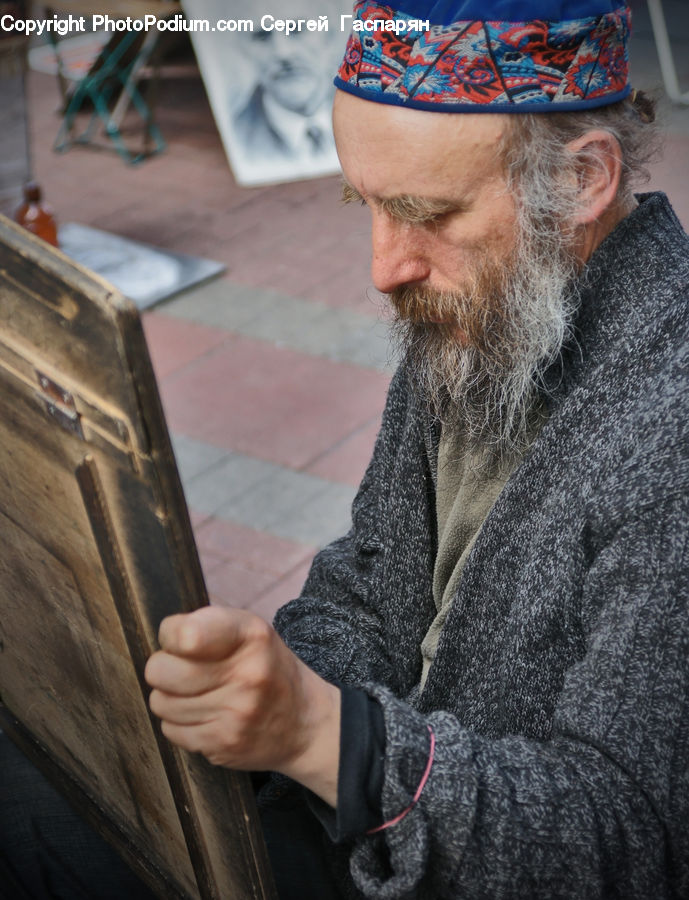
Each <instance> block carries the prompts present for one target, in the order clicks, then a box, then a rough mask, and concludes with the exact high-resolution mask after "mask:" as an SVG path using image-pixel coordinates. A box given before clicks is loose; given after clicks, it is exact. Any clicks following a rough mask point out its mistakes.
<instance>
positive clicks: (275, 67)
mask: <svg viewBox="0 0 689 900" xmlns="http://www.w3.org/2000/svg"><path fill="white" fill-rule="evenodd" d="M251 37H252V47H251V53H252V56H253V57H254V60H255V62H256V66H257V75H258V80H259V83H260V84H261V85H262V86H263V90H264V91H265V92H266V94H268V95H269V96H270V97H272V98H273V99H274V100H275V101H276V102H277V103H279V104H280V105H281V106H284V107H285V108H286V109H289V110H291V111H292V112H296V113H301V114H302V115H304V116H308V115H311V114H312V113H313V112H315V110H316V109H317V108H318V107H319V106H320V104H321V103H322V102H323V99H324V97H325V94H326V91H327V89H328V87H329V80H328V79H327V78H326V77H325V75H324V58H325V53H324V48H323V44H324V41H323V37H324V36H323V34H319V33H318V32H310V31H301V32H298V31H297V32H292V34H289V35H286V34H285V33H284V32H278V31H263V30H257V31H255V32H253V34H252V35H251Z"/></svg>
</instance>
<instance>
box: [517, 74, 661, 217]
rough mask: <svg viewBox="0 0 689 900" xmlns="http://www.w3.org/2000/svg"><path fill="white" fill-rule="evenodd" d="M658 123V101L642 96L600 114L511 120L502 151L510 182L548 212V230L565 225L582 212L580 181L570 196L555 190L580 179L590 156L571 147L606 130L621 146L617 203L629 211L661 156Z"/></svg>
mask: <svg viewBox="0 0 689 900" xmlns="http://www.w3.org/2000/svg"><path fill="white" fill-rule="evenodd" d="M655 119H656V116H655V102H654V101H653V100H652V99H651V98H650V97H648V96H647V95H646V94H643V93H642V92H641V91H633V92H632V94H631V95H630V96H629V97H627V98H626V99H625V100H621V101H620V102H618V103H614V104H611V105H610V106H602V107H599V108H597V109H591V110H581V111H575V112H565V113H548V114H542V113H531V114H524V115H514V116H510V117H509V123H508V128H507V129H506V132H505V135H504V137H503V141H502V146H501V148H500V152H501V154H502V156H503V160H504V164H505V168H506V173H507V177H508V181H509V183H510V185H511V186H512V187H513V188H514V189H516V190H517V192H518V193H519V194H521V195H522V197H523V198H524V199H525V200H526V201H527V203H529V205H531V206H532V208H533V207H534V206H535V207H536V208H539V207H540V208H542V215H543V216H544V226H547V227H550V226H551V225H553V224H555V222H557V221H559V222H562V221H563V216H565V217H566V216H567V214H568V213H570V212H573V211H574V210H575V209H576V193H577V178H574V179H570V184H571V185H572V187H573V190H570V191H569V192H568V191H567V190H566V189H563V190H554V185H555V184H559V185H560V186H562V185H563V182H564V180H565V179H564V178H562V177H560V176H561V175H563V174H565V173H573V174H575V175H576V174H577V170H578V169H579V171H580V167H581V164H582V163H585V162H586V153H585V152H584V153H583V154H580V155H579V156H578V157H575V156H573V155H572V154H571V153H570V152H569V151H568V150H567V145H568V144H569V143H570V142H572V141H575V140H576V139H577V138H579V137H582V136H583V135H584V134H586V133H587V132H589V131H595V130H599V129H600V130H603V131H607V132H609V133H610V134H611V135H612V136H613V137H614V138H615V139H616V140H617V142H618V143H619V145H620V149H621V153H622V176H621V179H620V186H619V191H618V196H617V200H618V202H619V203H620V205H621V206H623V207H629V206H631V205H633V189H634V187H635V186H636V185H638V184H639V183H643V182H645V181H647V180H648V178H649V174H648V170H647V168H646V167H647V165H648V164H649V162H651V161H652V160H653V159H654V158H655V157H656V156H657V154H658V150H659V146H660V135H659V129H658V127H657V125H656V121H655ZM592 155H595V151H589V159H591V156H592ZM591 162H594V163H595V159H591ZM534 195H535V196H534ZM563 203H564V207H563Z"/></svg>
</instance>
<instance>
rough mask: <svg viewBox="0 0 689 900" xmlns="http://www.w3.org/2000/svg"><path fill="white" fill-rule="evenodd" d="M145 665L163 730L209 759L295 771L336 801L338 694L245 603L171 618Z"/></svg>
mask: <svg viewBox="0 0 689 900" xmlns="http://www.w3.org/2000/svg"><path fill="white" fill-rule="evenodd" d="M159 640H160V646H161V650H159V651H158V652H157V653H154V654H153V656H151V658H150V659H149V661H148V664H147V665H146V672H145V676H146V681H147V682H148V683H149V684H150V686H151V687H152V688H153V690H152V691H151V696H150V700H149V703H150V707H151V710H152V711H153V712H154V713H155V715H157V716H159V717H160V718H161V719H162V729H163V734H164V735H165V736H166V737H167V738H169V739H170V740H171V741H173V742H174V743H175V744H179V745H180V746H181V747H184V748H185V749H186V750H189V751H190V752H192V753H197V752H198V753H203V755H204V756H205V757H206V758H207V759H208V760H209V761H210V762H212V763H214V764H216V765H221V766H228V767H230V768H233V769H244V770H254V771H262V770H272V771H276V772H282V773H283V774H285V775H289V776H290V777H291V778H294V779H295V780H296V781H299V782H300V783H301V784H303V785H305V786H306V787H308V788H310V789H311V790H312V791H314V792H315V793H316V794H318V795H319V796H320V797H322V798H323V799H324V800H325V801H326V802H327V803H330V804H331V806H335V805H336V803H337V771H338V765H339V751H340V746H339V743H340V692H339V690H338V688H336V687H334V686H333V685H331V684H328V683H327V682H326V681H324V680H323V679H322V678H320V677H319V676H318V675H316V673H315V672H313V671H312V670H311V669H309V668H308V666H306V665H305V664H304V663H303V662H302V661H301V660H300V659H298V658H297V657H296V656H295V655H294V654H293V653H292V651H291V650H289V649H288V647H287V646H286V645H285V644H284V643H283V641H282V640H281V639H280V637H279V636H278V634H277V632H276V631H275V630H274V629H273V628H271V626H270V625H268V624H266V623H265V622H264V621H263V620H262V619H259V618H258V617H257V616H255V615H253V614H251V613H248V612H244V611H243V610H235V609H226V608H220V607H210V606H208V607H204V608H203V609H199V610H197V611H196V612H193V613H189V614H186V615H176V616H170V617H169V618H167V619H165V620H164V621H163V622H162V624H161V626H160V632H159Z"/></svg>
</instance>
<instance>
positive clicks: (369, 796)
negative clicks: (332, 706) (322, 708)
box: [309, 687, 385, 842]
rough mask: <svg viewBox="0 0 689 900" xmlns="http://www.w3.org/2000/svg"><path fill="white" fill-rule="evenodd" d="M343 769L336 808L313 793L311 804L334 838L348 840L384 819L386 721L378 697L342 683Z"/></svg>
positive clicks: (341, 764)
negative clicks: (382, 795) (382, 803)
mask: <svg viewBox="0 0 689 900" xmlns="http://www.w3.org/2000/svg"><path fill="white" fill-rule="evenodd" d="M340 690H341V697H342V700H341V704H342V705H341V729H340V769H339V773H338V779H337V797H338V801H337V810H333V809H332V807H330V806H328V804H327V803H324V802H323V801H322V800H320V799H319V798H318V797H316V796H315V795H314V794H309V805H310V806H311V809H312V811H313V812H314V814H315V815H316V816H317V817H318V819H319V820H320V822H321V824H322V825H323V826H324V828H325V829H326V831H327V832H328V834H329V836H330V838H331V839H332V840H333V841H336V842H339V841H345V840H347V839H349V838H353V837H355V836H356V835H359V834H363V833H364V832H366V831H368V830H369V829H371V828H376V827H377V826H378V825H380V824H381V823H382V820H383V814H382V810H381V794H382V790H383V759H384V755H385V723H384V720H383V710H382V709H381V707H380V704H379V703H378V701H377V700H374V699H373V698H372V697H370V696H369V695H368V694H367V693H366V692H365V691H361V690H358V689H357V688H352V687H341V689H340Z"/></svg>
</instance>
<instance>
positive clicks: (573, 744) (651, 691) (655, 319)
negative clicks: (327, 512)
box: [276, 195, 689, 900]
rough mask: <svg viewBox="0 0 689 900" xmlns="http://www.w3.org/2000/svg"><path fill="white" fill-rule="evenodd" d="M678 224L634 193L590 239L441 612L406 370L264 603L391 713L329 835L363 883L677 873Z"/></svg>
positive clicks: (407, 890)
mask: <svg viewBox="0 0 689 900" xmlns="http://www.w3.org/2000/svg"><path fill="white" fill-rule="evenodd" d="M687 335H689V240H688V239H687V236H686V235H685V234H684V232H683V231H682V228H681V226H680V225H679V223H678V222H677V219H676V218H675V216H674V214H673V212H672V210H671V208H670V206H669V204H668V203H667V201H666V199H665V198H664V197H663V196H662V195H660V196H658V195H652V196H651V197H650V198H648V199H646V200H645V201H644V202H643V203H642V204H641V206H640V207H639V209H637V210H635V211H634V212H633V213H632V214H631V215H630V216H628V217H627V218H626V219H625V220H624V221H623V222H622V223H621V224H620V225H619V226H618V227H617V228H616V229H615V231H614V232H613V233H612V234H611V235H609V236H608V238H606V240H605V241H604V242H603V244H602V245H601V247H600V248H599V249H598V250H597V251H596V253H595V254H594V257H593V258H592V260H591V263H590V267H589V272H588V275H587V277H586V280H585V283H584V285H583V288H582V301H581V307H580V311H579V314H578V317H577V320H576V334H575V341H574V342H573V344H572V346H571V347H570V348H569V349H568V350H567V351H566V352H565V353H564V355H563V357H562V360H561V362H560V363H559V364H558V365H556V366H555V367H553V369H552V371H550V372H549V373H548V389H549V390H548V397H547V402H548V405H549V410H550V416H549V418H548V421H547V422H546V424H545V425H544V426H543V429H542V430H541V432H540V433H539V435H538V437H537V438H536V440H535V441H534V443H533V444H532V446H531V448H530V450H529V452H528V453H527V455H526V457H525V459H524V460H523V462H522V463H521V465H520V466H519V467H518V468H517V469H516V471H515V472H513V473H512V475H511V476H510V478H509V480H508V482H507V484H506V486H505V488H504V489H503V491H502V492H501V494H500V496H499V497H498V499H497V501H496V503H495V505H494V506H493V508H492V509H491V512H490V513H489V515H488V517H487V519H486V521H485V522H484V524H483V527H482V529H481V533H480V534H479V537H478V539H477V541H476V544H475V545H474V548H473V550H472V552H471V554H470V556H469V559H468V560H467V562H466V566H465V568H464V571H463V574H462V578H461V580H460V582H459V585H458V587H457V591H456V594H455V597H454V600H453V603H452V608H451V610H450V612H449V613H448V616H447V620H446V622H445V626H444V628H443V631H442V634H441V638H440V641H439V644H438V648H437V653H436V656H435V659H434V661H433V665H432V666H431V669H430V672H429V674H428V680H427V682H426V686H425V688H424V690H423V692H421V693H420V694H419V691H418V683H419V679H420V675H421V654H420V650H419V648H420V645H421V641H422V640H423V636H424V635H425V633H426V631H427V629H428V627H429V625H430V622H431V621H432V619H433V617H434V616H435V614H436V609H435V604H434V602H433V565H434V560H435V555H436V551H437V543H436V528H435V506H434V502H435V482H434V470H435V464H436V460H437V444H438V435H437V430H436V429H434V428H433V427H432V426H431V424H430V422H429V420H428V417H427V414H426V412H425V409H424V407H423V406H422V405H421V404H420V403H419V402H418V401H417V399H416V397H415V395H414V393H413V391H412V390H411V389H410V386H409V383H408V378H407V376H406V373H405V372H404V370H400V371H399V372H398V374H397V375H396V377H395V378H394V380H393V383H392V385H391V388H390V393H389V398H388V404H387V407H386V411H385V415H384V419H383V425H382V430H381V432H380V435H379V438H378V441H377V443H376V448H375V452H374V457H373V460H372V462H371V464H370V466H369V468H368V471H367V473H366V476H365V478H364V480H363V482H362V486H361V488H360V491H359V493H358V495H357V498H356V500H355V503H354V507H353V527H352V530H351V531H350V533H349V534H348V535H347V536H346V537H343V538H342V539H340V540H339V541H336V542H335V543H334V544H332V545H331V546H329V547H328V548H326V549H325V550H323V551H321V552H320V554H319V555H318V556H317V557H316V559H315V561H314V565H313V567H312V570H311V572H310V574H309V577H308V579H307V582H306V585H305V587H304V590H303V593H302V596H301V597H300V598H299V599H298V600H295V601H293V602H292V603H290V604H288V605H287V606H286V607H283V609H282V610H281V611H280V612H279V613H278V615H277V617H276V626H277V628H278V630H279V631H280V633H281V634H282V635H283V637H284V639H285V640H286V641H287V643H288V644H289V645H290V646H291V647H292V648H293V649H294V650H295V652H297V653H298V654H299V655H300V656H301V657H302V658H303V659H304V660H305V661H306V662H307V663H308V664H309V665H310V666H312V667H313V668H314V669H315V670H316V671H318V672H319V673H320V674H321V675H322V676H323V677H325V678H327V679H328V680H330V681H333V682H336V683H345V684H351V685H354V686H360V687H363V688H364V689H365V690H366V691H367V692H368V693H369V694H370V695H372V696H374V697H376V698H377V699H378V700H379V702H380V703H381V704H382V707H383V713H384V716H385V726H386V748H385V762H384V772H385V778H384V785H383V793H382V804H383V815H384V820H388V819H392V818H394V817H395V816H396V815H398V814H399V813H400V811H401V810H404V809H406V808H407V807H408V806H409V804H410V802H411V800H412V798H413V797H414V794H415V792H416V790H417V788H418V785H419V782H420V780H421V778H422V775H423V773H424V769H425V767H426V765H427V762H428V726H429V725H430V726H431V727H432V728H433V731H434V733H435V735H436V747H435V756H434V760H433V767H432V770H431V772H430V776H429V778H428V781H427V783H426V784H425V786H424V789H423V792H422V794H421V796H420V797H419V799H418V802H417V803H416V804H415V805H414V807H413V809H412V810H411V811H410V812H409V813H408V815H406V816H405V817H404V819H403V820H402V821H401V822H399V824H397V825H395V826H394V827H391V828H388V829H386V830H385V831H383V832H381V833H379V834H377V835H373V836H368V837H366V836H363V835H362V837H361V838H360V839H357V840H356V841H355V843H354V844H353V845H348V844H345V845H343V846H341V847H340V848H336V851H338V852H334V853H333V854H332V856H333V858H334V859H333V864H334V865H335V866H336V867H337V866H340V867H341V868H340V869H339V877H340V879H341V880H340V883H341V884H342V886H343V891H347V892H348V894H349V896H351V897H361V896H362V895H363V896H364V897H366V898H369V900H430V898H433V900H445V898H457V897H462V898H467V900H472V898H475V900H478V898H492V897H501V898H503V900H505V898H514V900H523V898H525V897H528V898H530V900H558V898H562V900H564V898H567V900H572V898H574V897H576V898H580V897H581V898H584V897H586V898H589V900H591V898H603V897H618V898H624V900H651V898H653V900H669V898H675V897H687V896H689V829H688V828H687V824H686V823H687V821H689V548H688V546H687V543H688V542H687V531H688V527H687V523H688V522H689V390H688V385H687V382H688V380H689V340H688V339H687Z"/></svg>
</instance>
